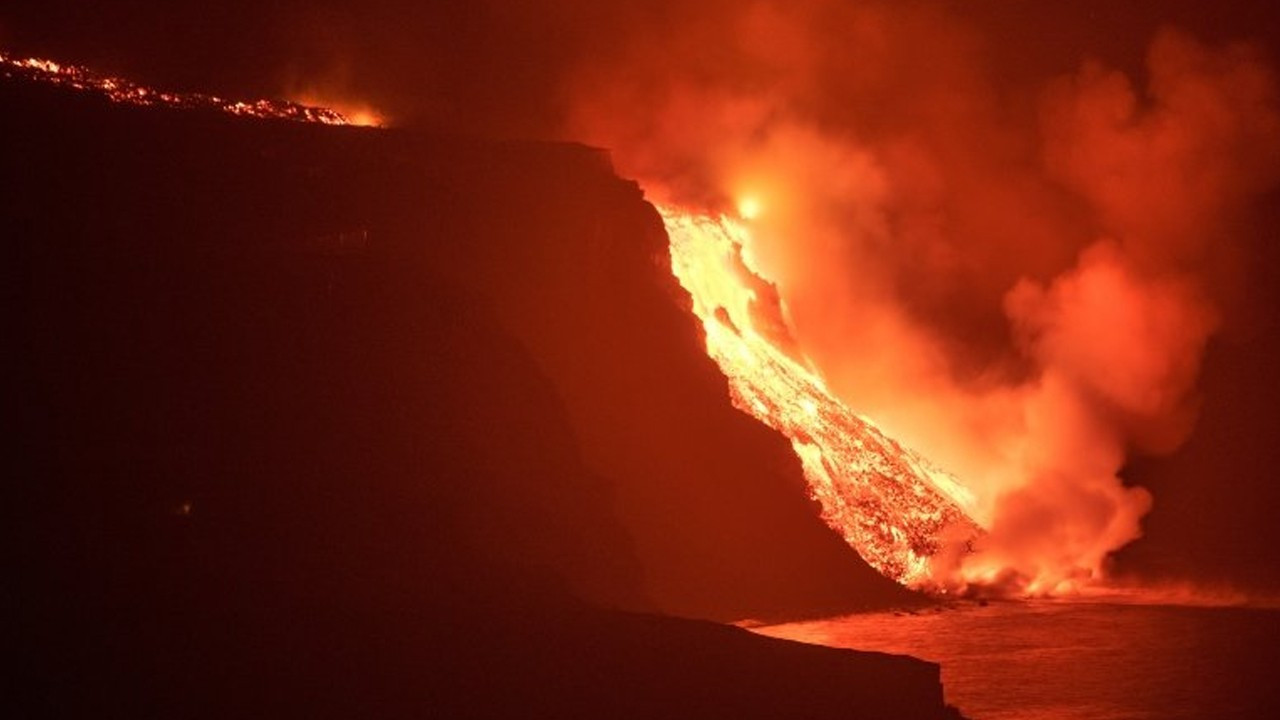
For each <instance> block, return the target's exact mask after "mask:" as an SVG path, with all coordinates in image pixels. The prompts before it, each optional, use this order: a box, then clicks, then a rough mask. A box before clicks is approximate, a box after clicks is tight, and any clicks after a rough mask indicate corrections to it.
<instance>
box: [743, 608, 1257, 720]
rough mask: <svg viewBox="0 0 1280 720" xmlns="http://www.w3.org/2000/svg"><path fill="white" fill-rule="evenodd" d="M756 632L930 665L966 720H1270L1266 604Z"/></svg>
mask: <svg viewBox="0 0 1280 720" xmlns="http://www.w3.org/2000/svg"><path fill="white" fill-rule="evenodd" d="M755 631H756V632H760V633H762V634H766V635H772V636H775V637H785V638H789V639H793V640H799V641H802V642H810V643H817V644H821V645H831V646H835V647H848V648H857V649H861V650H878V651H882V652H891V653H901V654H907V655H914V656H916V657H919V658H923V659H926V660H931V661H934V662H937V663H939V664H940V665H941V667H942V682H943V687H944V693H945V695H946V698H947V702H948V703H950V704H952V705H955V706H956V707H958V708H960V710H961V711H962V712H963V713H964V714H965V716H966V717H969V718H971V719H972V720H1014V719H1015V718H1016V719H1018V720H1076V719H1081V720H1083V719H1088V720H1120V719H1121V718H1123V719H1124V720H1139V719H1146V718H1151V719H1155V718H1160V719H1162V720H1175V719H1183V718H1186V719H1191V718H1195V719H1197V720H1200V719H1204V720H1216V719H1222V720H1229V719H1231V720H1234V719H1237V718H1240V719H1243V718H1258V719H1267V720H1280V611H1276V610H1267V609H1246V608H1231V607H1227V608H1223V607H1187V606H1170V605H1139V604H1103V603H1071V602H1060V601H1030V602H993V603H990V604H987V605H979V604H976V603H972V604H957V605H952V606H946V607H943V608H938V609H929V610H926V611H919V612H913V613H907V612H903V613H866V614H858V615H850V616H845V617H838V618H831V619H828V620H819V621H811V622H802V623H791V624H786V625H772V626H766V627H762V628H755Z"/></svg>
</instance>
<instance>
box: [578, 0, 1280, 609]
mask: <svg viewBox="0 0 1280 720" xmlns="http://www.w3.org/2000/svg"><path fill="white" fill-rule="evenodd" d="M717 13H720V14H717ZM726 18H727V19H728V20H726ZM666 27H671V28H677V29H676V30H675V31H674V32H675V37H664V38H663V41H662V43H661V52H660V53H659V52H657V51H656V50H655V49H654V48H653V46H652V43H651V42H646V40H645V39H644V38H643V37H641V38H637V39H636V40H635V41H634V42H633V43H632V44H630V45H627V46H624V47H623V48H621V49H620V50H618V51H617V53H616V55H615V56H614V57H612V58H611V59H609V60H606V61H602V62H598V63H596V64H594V65H592V66H591V67H590V68H589V69H587V70H584V71H581V72H580V73H579V74H578V75H577V76H576V79H575V83H574V86H573V87H574V90H575V94H574V96H575V98H577V102H576V104H575V106H574V114H573V118H572V122H571V132H572V133H573V134H575V135H577V136H579V137H585V138H586V139H588V140H589V141H593V142H596V143H599V144H602V145H604V146H607V147H610V148H613V149H614V152H615V157H616V158H617V160H618V162H619V164H620V165H621V166H622V169H623V171H624V172H627V173H632V174H634V175H636V176H637V177H639V178H641V179H642V182H644V183H645V185H646V187H647V188H649V189H650V190H651V192H652V193H653V194H655V195H656V196H657V197H659V198H660V199H662V200H663V201H666V202H674V203H677V204H685V205H690V206H695V207H702V208H708V209H713V210H724V209H730V208H732V207H733V206H734V205H735V204H736V203H741V202H743V201H748V202H749V204H750V205H751V208H750V210H751V212H750V213H748V214H750V215H752V216H753V219H752V221H751V222H752V228H753V235H752V241H751V244H750V246H749V247H747V248H745V251H746V253H747V255H748V258H747V260H748V262H749V263H750V264H751V266H752V267H754V268H758V269H759V270H760V272H761V273H762V274H763V275H765V276H767V277H768V278H769V279H770V280H772V281H773V282H775V283H776V284H777V286H778V289H779V292H780V295H781V300H782V304H783V316H784V317H785V319H786V320H787V322H788V323H789V324H790V325H791V328H790V329H791V334H792V336H794V338H795V340H796V342H797V343H798V345H799V347H800V349H801V350H802V352H803V353H804V355H805V356H807V358H808V360H809V361H810V362H811V363H812V364H813V366H814V367H815V368H817V369H818V370H819V372H820V373H821V374H822V375H823V377H824V378H825V379H826V381H827V384H828V385H829V387H830V388H831V389H833V390H834V391H836V392H837V393H838V394H839V395H841V396H842V397H843V398H844V400H845V401H846V402H847V403H848V404H849V405H850V406H851V407H853V408H856V409H857V410H858V411H859V412H862V413H865V414H866V415H868V416H870V417H871V418H873V419H874V420H875V421H876V422H877V423H879V424H880V425H881V426H882V427H884V428H885V429H886V430H887V431H888V432H889V433H890V434H891V435H893V436H895V437H897V438H899V439H901V440H903V441H905V442H906V443H907V444H908V445H911V446H913V447H915V448H917V449H919V450H921V451H922V452H924V454H926V455H927V456H929V457H930V458H932V459H933V460H934V461H936V462H937V463H939V464H940V465H942V466H943V467H946V468H947V469H949V470H951V471H953V472H955V473H956V474H957V475H958V476H959V477H960V478H961V479H962V480H963V481H964V482H965V483H966V484H967V485H968V486H969V487H970V488H971V489H972V490H973V491H974V492H975V493H976V495H977V499H978V506H977V508H976V514H977V517H976V518H975V519H976V520H978V521H979V522H980V523H981V524H982V525H983V526H985V527H986V528H987V529H988V530H989V534H988V535H987V536H986V538H985V539H984V540H983V542H982V545H981V547H979V548H978V552H976V553H973V554H954V555H946V556H945V557H946V558H947V559H945V560H944V559H942V558H943V557H944V556H939V560H938V562H937V566H936V567H935V568H934V574H935V577H936V579H937V580H938V581H939V582H940V583H943V584H945V585H953V586H960V587H963V586H967V585H971V584H974V583H977V584H981V585H985V586H996V587H1009V588H1011V589H1016V590H1018V591H1021V592H1030V593H1053V592H1062V591H1067V590H1070V589H1073V588H1078V587H1081V586H1082V585H1085V584H1088V583H1089V582H1091V581H1093V580H1096V579H1098V578H1100V577H1102V575H1103V574H1104V571H1105V566H1106V559H1107V556H1108V554H1109V553H1110V552H1111V551H1113V550H1115V549H1117V548H1119V547H1121V546H1122V545H1124V544H1125V543H1127V542H1129V541H1131V540H1133V539H1134V538H1136V537H1138V536H1139V535H1140V532H1141V530H1140V520H1141V518H1142V516H1143V515H1144V514H1145V513H1146V512H1147V511H1148V510H1149V509H1150V508H1151V506H1152V498H1151V495H1150V494H1149V493H1148V492H1147V491H1145V490H1143V489H1141V488H1136V487H1128V486H1126V485H1125V484H1124V482H1123V481H1122V480H1121V479H1120V478H1119V477H1118V473H1119V472H1120V470H1121V469H1122V467H1123V465H1124V463H1125V460H1126V456H1127V455H1128V454H1129V453H1133V452H1147V453H1162V452H1168V451H1170V450H1172V449H1173V448H1175V447H1177V446H1178V445H1179V444H1180V443H1181V442H1183V441H1184V440H1185V438H1186V437H1187V435H1188V434H1189V433H1190V432H1191V430H1192V427H1193V424H1194V418H1195V408H1196V397H1195V387H1196V377H1197V374H1198V371H1199V365H1200V361H1201V356H1202V354H1203V352H1204V349H1205V345H1206V342H1207V341H1208V339H1209V337H1210V336H1211V335H1212V333H1213V332H1214V330H1215V328H1216V327H1217V325H1218V322H1219V312H1218V310H1217V309H1216V307H1215V303H1214V297H1215V294H1216V293H1217V291H1218V285H1219V284H1220V283H1222V282H1223V280H1224V278H1228V279H1229V276H1228V275H1226V274H1225V271H1224V268H1225V267H1226V264H1225V263H1223V262H1222V258H1223V257H1224V256H1225V255H1226V254H1228V253H1229V252H1230V248H1231V246H1232V243H1233V234H1232V230H1233V222H1234V220H1235V218H1236V215H1237V213H1238V212H1239V211H1240V210H1241V209H1242V208H1243V207H1244V206H1245V205H1246V204H1247V203H1248V202H1249V201H1250V200H1251V199H1252V198H1254V197H1256V196H1257V195H1258V194H1260V193H1262V192H1264V191H1266V190H1267V189H1269V188H1270V187H1272V186H1274V184H1275V182H1276V180H1277V177H1276V171H1275V169H1276V167H1277V166H1278V163H1277V160H1278V159H1280V115H1278V114H1277V110H1276V102H1275V95H1274V84H1273V80H1272V77H1271V74H1270V71H1269V70H1268V68H1267V66H1266V64H1265V63H1264V61H1263V60H1262V59H1261V58H1260V57H1259V54H1258V52H1257V51H1255V50H1254V49H1252V48H1250V47H1248V46H1245V45H1231V46H1227V47H1206V46H1204V45H1202V44H1200V43H1199V42H1197V41H1196V40H1194V39H1193V38H1191V37H1189V36H1187V35H1186V34H1183V33H1180V32H1177V31H1175V30H1164V31H1162V32H1160V33H1159V34H1158V35H1157V36H1156V37H1155V39H1154V40H1153V42H1152V44H1151V46H1150V51H1149V54H1148V58H1147V74H1148V79H1147V81H1146V83H1145V85H1144V86H1143V87H1141V88H1139V87H1136V86H1135V83H1134V81H1133V80H1131V79H1130V78H1128V77H1126V76H1125V75H1124V74H1122V73H1120V72H1118V71H1115V70H1110V69H1107V68H1106V67H1104V66H1103V65H1101V64H1099V63H1096V62H1090V61H1087V62H1084V63H1083V65H1082V67H1081V68H1080V70H1079V71H1078V72H1077V73H1075V74H1074V75H1072V76H1069V77H1062V78H1056V79H1054V78H1050V79H1047V80H1046V81H1045V82H1044V83H1043V84H1042V85H1040V86H1039V88H1038V89H1037V90H1036V91H1035V93H1034V94H1032V93H1027V92H1025V89H1010V88H1005V87H999V86H997V85H996V84H995V83H993V82H991V81H989V80H987V77H988V73H987V70H988V69H987V68H986V67H985V66H984V64H983V59H982V58H983V52H982V50H983V47H984V46H983V40H982V38H981V37H980V36H979V35H978V34H977V33H976V32H975V31H973V29H972V28H969V27H967V26H965V25H963V24H962V23H960V22H958V21H957V20H955V19H954V18H952V17H949V16H948V15H946V14H945V13H944V12H942V11H940V10H937V9H934V8H932V7H930V6H908V7H906V8H902V7H895V8H890V7H889V6H885V5H874V4H858V5H853V4H849V3H835V2H822V1H817V0H811V1H809V2H801V3H785V4H784V3H773V2H756V3H753V4H751V5H750V6H748V8H747V9H746V10H738V11H731V10H729V9H727V8H716V9H714V10H713V12H711V13H708V14H706V15H702V14H699V13H695V12H690V13H689V17H682V18H681V22H680V23H678V24H672V25H669V26H666ZM1027 98H1032V99H1033V100H1032V101H1029V102H1027V101H1026V99H1027ZM638 108H644V109H645V110H644V111H643V112H640V111H638V110H637V109H638Z"/></svg>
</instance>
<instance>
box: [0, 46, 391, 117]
mask: <svg viewBox="0 0 1280 720" xmlns="http://www.w3.org/2000/svg"><path fill="white" fill-rule="evenodd" d="M0 75H3V76H5V77H17V78H22V79H27V80H33V81H36V82H42V83H47V84H50V85H56V86H60V87H67V88H71V89H73V90H81V91H86V92H94V93H98V94H101V95H103V96H105V97H106V98H107V99H108V100H110V101H112V102H117V103H124V104H128V105H141V106H148V107H149V106H163V107H170V108H180V109H188V110H196V109H205V110H214V111H217V112H223V113H227V114H229V115H240V116H246V117H255V118H260V119H274V120H292V121H296V122H309V123H321V124H324V125H377V124H379V123H378V120H377V116H376V114H373V113H370V112H361V113H358V114H354V115H352V116H348V115H345V114H343V113H340V112H338V111H336V110H332V109H329V108H324V107H313V106H310V105H301V104H298V103H293V102H289V101H287V100H254V101H250V102H246V101H241V100H227V99H225V98H220V97H218V96H216V95H204V94H201V93H175V92H164V91H159V90H153V89H151V88H148V87H145V86H143V85H139V84H138V83H135V82H133V81H130V80H126V79H124V78H117V77H110V76H107V75H100V74H98V73H95V72H93V71H92V70H89V69H88V68H84V67H80V66H78V65H67V64H63V63H58V62H54V61H52V60H43V59H40V58H15V57H11V56H9V55H7V54H5V53H4V52H0Z"/></svg>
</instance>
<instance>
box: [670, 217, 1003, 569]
mask: <svg viewBox="0 0 1280 720" xmlns="http://www.w3.org/2000/svg"><path fill="white" fill-rule="evenodd" d="M742 204H743V205H745V206H746V208H749V209H750V210H751V211H752V212H748V213H747V214H754V211H756V210H758V206H757V205H756V204H755V201H751V202H750V203H749V204H748V203H745V202H744V203H742ZM746 208H744V212H745V211H746ZM661 212H662V216H663V219H664V221H665V223H666V227H667V235H668V236H669V238H670V242H671V245H670V247H671V269H672V271H673V272H674V273H675V275H676V277H677V278H679V280H680V283H681V284H682V285H684V287H685V289H686V290H688V291H689V294H690V296H691V297H692V299H693V311H694V313H695V314H696V315H697V316H698V318H699V319H700V320H701V321H702V327H703V330H704V331H705V332H706V340H707V353H708V354H709V355H710V356H711V357H712V358H713V359H714V360H715V361H716V363H717V364H718V365H719V366H720V369H721V370H722V371H723V372H724V374H725V376H726V377H727V378H728V380H729V393H730V396H731V398H732V399H733V404H734V405H735V406H736V407H738V408H739V409H741V410H742V411H744V412H747V413H749V414H751V415H753V416H755V417H756V418H758V419H760V420H761V421H762V422H764V423H765V424H766V425H768V426H769V427H772V428H773V429H775V430H777V431H779V432H781V433H782V434H783V435H785V436H786V437H787V438H788V439H789V440H790V441H791V446H792V448H793V449H794V450H795V452H796V455H798V456H799V458H800V461H801V463H802V464H803V466H804V474H805V477H806V478H807V479H808V481H809V488H810V492H811V493H812V495H813V497H814V498H816V499H817V500H818V501H819V502H820V503H821V504H822V509H823V518H824V519H825V520H826V521H827V523H828V524H829V525H830V526H831V527H832V528H833V529H834V530H836V531H837V532H839V533H840V534H841V535H842V536H843V537H844V539H845V540H846V541H847V542H848V543H849V544H850V545H852V546H853V547H854V548H855V549H856V550H857V551H858V553H859V554H860V555H862V557H863V558H864V559H866V561H867V562H868V563H870V564H871V566H872V567H874V568H876V569H877V570H879V571H880V572H881V573H883V574H885V575H887V576H889V577H891V578H893V579H895V580H897V581H899V582H902V583H904V584H906V585H909V586H913V587H929V588H933V587H938V583H937V582H936V580H935V571H934V569H933V561H934V558H936V557H942V556H946V555H954V554H956V553H966V552H970V551H972V543H973V541H974V540H975V539H977V538H978V537H979V536H980V535H981V533H982V530H981V529H980V528H979V527H978V526H977V525H976V524H975V523H974V522H973V521H972V520H971V519H970V515H971V513H972V512H973V504H974V498H973V495H972V493H970V492H969V491H968V490H967V489H966V488H965V487H964V486H963V485H962V484H960V483H959V482H958V481H957V480H956V478H954V477H952V476H951V475H949V474H948V473H946V472H945V471H943V470H940V469H938V468H936V467H934V466H932V465H931V464H930V463H929V461H928V460H926V459H925V458H923V457H921V456H919V455H918V454H916V453H914V452H912V451H911V450H909V449H907V448H904V447H903V446H902V445H900V444H899V443H898V442H896V441H895V440H893V438H890V437H888V436H886V435H885V434H884V433H883V432H881V431H880V429H879V428H877V427H876V426H875V424H874V423H872V422H871V421H870V420H868V419H867V418H864V417H861V416H859V415H858V414H856V413H855V412H853V411H852V410H850V409H849V408H848V407H846V406H845V405H844V404H843V403H841V402H840V401H839V400H838V399H837V398H836V397H835V396H834V395H832V394H831V392H830V391H828V390H827V388H826V387H825V385H824V384H823V382H822V379H821V378H820V377H819V376H818V374H817V373H816V372H815V371H814V370H813V368H812V367H810V366H809V364H808V362H807V361H806V359H805V358H804V356H803V355H800V354H797V353H796V351H795V348H794V344H793V343H792V342H791V341H790V336H789V333H788V331H787V328H786V323H785V319H784V318H783V316H782V307H781V304H780V301H779V299H778V297H777V293H776V290H775V289H774V288H773V286H772V285H770V284H769V283H768V282H767V281H765V280H764V279H763V278H761V277H760V276H759V274H758V273H756V272H755V271H754V270H752V268H751V267H750V266H749V265H748V264H747V260H746V257H747V256H746V255H744V252H743V248H744V245H745V244H746V243H747V242H748V238H749V230H748V228H747V227H746V225H744V224H743V223H741V222H738V221H736V220H734V219H732V218H729V217H726V216H721V217H719V218H713V217H708V216H697V215H690V214H684V213H681V212H679V211H677V210H674V209H672V208H664V209H663V210H662V211H661ZM788 350H789V351H790V352H789V351H788Z"/></svg>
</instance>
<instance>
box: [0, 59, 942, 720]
mask: <svg viewBox="0 0 1280 720" xmlns="http://www.w3.org/2000/svg"><path fill="white" fill-rule="evenodd" d="M0 101H2V102H3V104H4V107H5V108H6V109H7V112H6V113H5V116H4V118H3V120H0V144H2V145H3V159H0V182H3V197H0V222H3V225H4V245H5V252H6V270H5V273H6V280H5V293H6V298H5V308H6V310H5V321H6V326H7V329H8V330H9V335H10V338H11V341H10V343H9V347H10V350H9V354H10V355H11V356H12V357H13V359H14V360H16V362H14V363H12V365H11V367H13V368H14V369H12V370H11V371H10V372H9V373H8V375H7V376H6V381H7V382H6V385H7V387H6V396H7V397H8V398H10V401H9V402H7V405H8V412H7V413H6V415H7V418H6V420H7V425H6V429H7V430H8V432H9V435H10V437H11V439H12V440H13V441H15V447H18V448H19V452H18V453H17V454H16V455H15V456H14V457H13V459H12V460H11V461H10V468H9V470H8V472H7V473H6V474H7V475H8V477H9V478H10V480H9V483H8V487H6V490H7V492H8V494H9V496H10V497H9V500H8V502H7V506H8V507H10V508H11V509H12V510H13V511H14V513H15V520H14V521H13V523H12V524H11V530H10V532H11V533H12V534H13V535H14V536H13V537H12V539H11V541H10V543H8V545H9V547H10V548H11V549H12V554H13V557H12V561H13V562H12V563H11V565H12V566H13V567H14V568H15V570H16V576H15V579H14V581H13V587H14V588H15V590H14V591H13V594H12V599H13V600H14V606H15V609H16V610H17V617H18V619H19V624H20V626H21V628H20V632H19V638H18V640H19V645H18V647H19V648H21V650H22V653H23V655H24V657H25V658H26V662H25V663H24V664H25V666H26V668H27V669H26V672H25V673H24V675H23V677H22V679H23V680H24V681H25V682H24V684H25V686H26V688H27V690H28V693H27V694H28V695H29V697H28V698H27V699H28V700H29V701H30V702H32V703H35V705H36V707H37V708H38V709H43V711H45V712H46V713H49V714H59V713H61V714H80V713H84V712H88V711H90V710H92V711H95V714H106V715H116V714H127V715H131V716H138V715H159V714H164V715H172V714H183V715H190V714H196V715H204V716H210V717H212V716H226V715H227V714H229V713H239V714H261V713H262V712H264V711H266V712H269V713H270V714H298V715H301V714H306V715H317V714H320V715H332V716H348V715H350V714H351V713H353V712H362V713H363V714H372V715H375V716H377V715H416V714H431V713H440V714H444V715H449V716H454V715H481V716H491V715H501V714H509V713H512V712H515V713H517V714H521V715H527V716H543V715H558V716H599V715H602V714H604V713H610V714H620V715H631V716H637V717H640V716H643V717H652V716H659V715H661V716H681V715H684V716H690V717H703V716H707V715H720V714H728V713H732V714H734V715H738V716H776V715H796V716H810V717H828V716H831V717H834V716H850V715H852V716H864V717H908V716H909V717H931V716H945V714H946V711H945V710H944V708H943V705H942V702H941V693H940V687H939V685H938V678H937V668H936V666H933V665H930V664H927V663H922V662H919V661H915V660H911V659H907V658H895V657H891V656H884V655H877V654H871V653H852V652H845V651H837V650H830V649H825V648H813V647H806V646H800V645H795V644H791V643H783V642H779V641H774V640H770V639H766V638H760V637H756V636H752V635H750V634H748V633H746V632H745V631H741V630H738V629H736V628H729V627H722V626H716V625H712V624H709V623H704V622H697V621H688V620H675V619H672V618H663V617H660V616H657V615H644V614H632V613H630V612H624V611H623V610H632V611H635V610H660V611H665V612H670V613H676V614H684V615H691V616H702V617H714V618H724V619H727V618H734V617H742V616H752V615H754V616H767V615H785V614H812V613H818V612H827V611H832V610H837V609H845V608H848V607H852V606H856V605H858V604H875V603H883V602H890V601H895V600H899V599H901V597H902V595H901V594H900V593H899V591H898V590H897V589H896V588H894V587H892V586H890V585H888V584H887V583H886V582H884V581H882V580H880V579H879V578H878V577H876V576H875V575H874V574H873V573H872V572H871V571H870V570H869V569H867V568H866V567H865V565H862V564H861V563H860V562H858V561H857V560H856V559H855V558H854V557H853V556H852V554H851V553H850V552H849V551H848V550H847V548H845V547H844V546H843V544H842V543H841V542H840V541H839V540H838V539H837V538H836V537H835V536H834V534H832V533H830V532H828V531H827V530H826V529H825V528H824V527H823V526H822V525H821V522H820V521H819V520H818V519H817V517H816V511H815V510H814V508H813V507H812V506H811V504H810V503H808V501H807V500H806V499H805V495H804V488H803V484H802V482H801V479H800V476H799V471H798V469H797V468H796V467H795V463H794V462H792V461H791V459H790V458H789V456H788V450H787V448H786V446H785V444H784V443H783V441H782V440H781V439H780V438H776V437H773V436H771V435H770V434H769V433H768V431H766V430H765V429H764V428H762V427H760V426H757V425H755V424H754V422H753V421H751V420H750V419H748V418H746V417H745V416H742V415H740V414H738V413H737V412H736V411H734V410H732V408H730V407H729V405H728V403H727V402H726V401H725V396H724V388H723V382H722V380H721V379H720V378H719V377H718V376H717V375H716V371H715V369H714V367H713V366H712V365H711V363H710V362H709V361H708V360H707V359H706V358H705V357H704V356H703V355H702V354H701V351H700V349H699V347H698V341H699V340H698V337H697V334H696V331H695V328H694V325H693V324H692V322H690V320H689V319H688V317H686V316H685V315H684V314H683V311H682V309H681V307H680V303H681V302H682V301H683V299H682V297H681V294H680V292H679V289H678V287H677V286H676V285H675V284H674V282H673V281H672V280H671V279H670V277H669V275H668V273H667V271H666V268H665V259H664V245H663V243H664V238H663V235H662V229H661V225H660V223H659V220H658V218H657V216H656V214H655V213H654V212H653V210H652V208H650V207H649V206H647V205H646V204H645V203H644V202H643V199H642V197H641V194H640V191H639V189H638V188H637V187H636V186H635V185H634V184H632V183H627V182H624V181H621V180H618V179H617V178H615V177H614V176H613V174H612V172H611V171H610V170H609V168H608V165H607V161H606V160H605V159H604V158H603V156H602V155H601V154H600V153H598V152H596V151H592V150H589V149H586V148H581V147H575V146H556V145H510V144H507V145H497V144H487V143H482V142H475V141H460V140H444V139H433V138H428V137H423V136H418V135H414V134H412V133H406V132H378V131H362V130H355V129H349V128H337V129H335V128H323V127H316V126H306V125H296V124H289V123H272V122H246V121H237V120H234V119H231V118H226V117H221V116H214V115H206V114H203V113H199V112H191V113H173V112H165V111H157V110H140V109H134V108H127V107H120V106H112V105H109V104H106V103H105V102H102V101H100V100H98V99H95V98H91V97H82V96H75V95H66V94H64V93H62V92H60V91H53V90H50V89H47V88H43V87H37V86H28V85H23V84H20V83H14V82H10V83H7V84H0ZM609 608H614V609H609Z"/></svg>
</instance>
